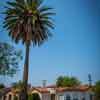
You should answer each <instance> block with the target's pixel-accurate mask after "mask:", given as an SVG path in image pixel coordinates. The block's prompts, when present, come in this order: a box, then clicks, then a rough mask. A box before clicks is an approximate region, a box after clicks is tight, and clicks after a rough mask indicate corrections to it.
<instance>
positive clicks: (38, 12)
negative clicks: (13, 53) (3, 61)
mask: <svg viewBox="0 0 100 100" xmlns="http://www.w3.org/2000/svg"><path fill="white" fill-rule="evenodd" d="M42 3H43V0H15V1H11V2H7V4H8V5H7V7H6V11H5V12H4V14H5V20H4V28H6V29H7V30H8V31H9V35H10V36H11V37H12V39H13V40H15V42H16V43H18V42H19V41H20V40H21V41H22V43H23V44H25V47H26V55H25V63H24V73H23V83H24V90H23V92H24V94H25V98H24V100H27V84H28V69H29V51H30V46H31V43H33V45H34V46H40V45H41V44H43V43H44V41H46V40H48V37H50V36H52V33H51V32H50V29H53V28H54V25H53V21H52V18H51V15H54V13H53V12H52V8H51V7H48V6H44V5H43V4H42Z"/></svg>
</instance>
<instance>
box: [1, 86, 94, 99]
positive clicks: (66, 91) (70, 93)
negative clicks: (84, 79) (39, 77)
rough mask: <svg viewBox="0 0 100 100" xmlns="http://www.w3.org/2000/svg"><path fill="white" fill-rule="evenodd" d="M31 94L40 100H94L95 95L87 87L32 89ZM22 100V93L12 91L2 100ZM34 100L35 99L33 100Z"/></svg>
mask: <svg viewBox="0 0 100 100" xmlns="http://www.w3.org/2000/svg"><path fill="white" fill-rule="evenodd" d="M29 94H32V95H34V94H37V95H38V96H39V97H40V100H94V93H93V92H92V91H91V89H90V88H89V87H88V86H87V85H82V86H77V87H59V88H58V87H56V86H47V87H32V88H30V89H29ZM15 96H16V98H17V99H16V100H20V99H19V98H20V91H19V90H18V89H17V90H14V89H11V90H10V91H8V92H7V93H6V94H5V95H3V96H2V97H1V99H0V100H14V97H15ZM33 100H34V99H33Z"/></svg>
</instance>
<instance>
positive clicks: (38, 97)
mask: <svg viewBox="0 0 100 100" xmlns="http://www.w3.org/2000/svg"><path fill="white" fill-rule="evenodd" d="M32 98H33V100H40V96H39V95H38V94H37V93H34V94H32Z"/></svg>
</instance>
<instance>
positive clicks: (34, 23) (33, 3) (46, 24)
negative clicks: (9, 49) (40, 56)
mask: <svg viewBox="0 0 100 100" xmlns="http://www.w3.org/2000/svg"><path fill="white" fill-rule="evenodd" d="M42 3H43V0H14V1H8V2H7V7H6V10H5V12H4V14H5V19H4V28H6V29H7V30H8V31H9V35H10V36H11V37H12V39H13V40H15V42H16V43H18V42H19V40H22V42H23V43H26V42H27V41H28V42H30V43H31V42H33V44H34V45H40V44H42V43H43V42H44V41H45V40H47V39H48V37H49V36H51V35H52V33H51V32H50V29H53V28H54V24H53V20H52V18H51V16H52V15H54V13H53V12H52V10H53V9H52V8H51V7H48V6H44V5H43V4H42Z"/></svg>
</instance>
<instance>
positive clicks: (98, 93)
mask: <svg viewBox="0 0 100 100" xmlns="http://www.w3.org/2000/svg"><path fill="white" fill-rule="evenodd" d="M94 92H95V97H96V100H100V80H99V81H97V82H96V84H95V87H94Z"/></svg>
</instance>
